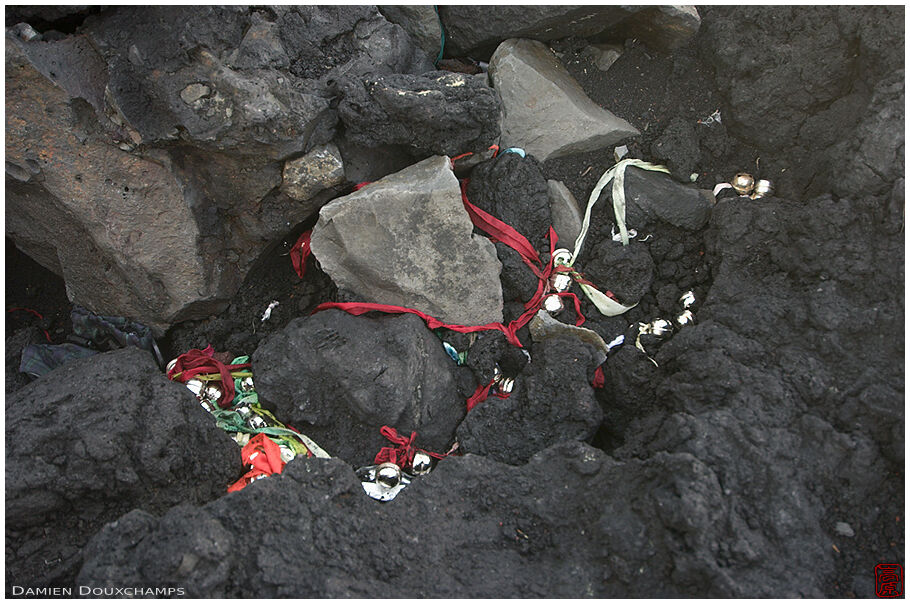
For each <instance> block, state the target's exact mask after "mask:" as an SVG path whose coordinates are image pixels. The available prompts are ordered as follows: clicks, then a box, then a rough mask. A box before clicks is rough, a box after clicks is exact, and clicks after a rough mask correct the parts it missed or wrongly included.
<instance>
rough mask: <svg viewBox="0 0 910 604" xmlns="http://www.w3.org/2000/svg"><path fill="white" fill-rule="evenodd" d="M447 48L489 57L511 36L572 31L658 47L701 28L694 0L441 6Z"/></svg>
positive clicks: (549, 37) (672, 44) (668, 45)
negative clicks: (690, 0) (685, 2)
mask: <svg viewBox="0 0 910 604" xmlns="http://www.w3.org/2000/svg"><path fill="white" fill-rule="evenodd" d="M439 14H440V16H441V17H442V22H443V26H444V27H445V32H446V36H447V38H448V39H447V40H446V54H448V55H450V56H460V55H471V56H473V57H475V58H481V59H486V58H487V57H489V56H490V54H491V53H492V52H493V50H494V49H495V48H496V45H497V44H499V43H500V42H502V41H503V40H505V39H507V38H530V39H533V40H542V41H548V40H558V39H560V38H566V37H569V36H578V37H591V36H598V35H599V37H607V38H612V39H616V40H619V41H620V42H621V41H623V40H625V39H626V38H634V37H638V38H641V39H645V40H647V41H648V43H649V44H652V45H654V46H655V47H657V48H661V49H669V48H674V47H676V46H679V45H680V44H683V43H684V42H685V41H686V40H688V38H689V37H691V36H692V35H693V34H694V33H695V32H697V31H698V27H699V23H700V19H699V17H698V12H697V11H696V10H695V8H694V7H691V6H673V7H669V6H667V7H663V6H661V7H657V6H654V7H647V6H591V5H588V6H568V5H564V6H543V5H537V6H535V7H534V8H533V9H531V10H529V9H528V7H526V6H502V5H484V6H468V5H453V6H441V7H440V8H439Z"/></svg>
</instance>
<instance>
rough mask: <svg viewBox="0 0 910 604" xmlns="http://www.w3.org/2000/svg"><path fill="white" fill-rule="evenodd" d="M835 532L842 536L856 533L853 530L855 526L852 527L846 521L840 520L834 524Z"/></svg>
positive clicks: (850, 535)
mask: <svg viewBox="0 0 910 604" xmlns="http://www.w3.org/2000/svg"><path fill="white" fill-rule="evenodd" d="M834 532H835V533H837V534H838V535H840V536H841V537H853V536H854V535H855V534H856V533H854V532H853V527H851V526H850V525H849V524H847V523H846V522H838V523H837V524H835V525H834Z"/></svg>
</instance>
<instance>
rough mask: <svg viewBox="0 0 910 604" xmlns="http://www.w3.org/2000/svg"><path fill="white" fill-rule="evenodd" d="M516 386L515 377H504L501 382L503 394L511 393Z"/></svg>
mask: <svg viewBox="0 0 910 604" xmlns="http://www.w3.org/2000/svg"><path fill="white" fill-rule="evenodd" d="M514 387H515V378H503V379H502V380H500V382H499V391H500V392H501V393H503V394H511V392H512V388H514Z"/></svg>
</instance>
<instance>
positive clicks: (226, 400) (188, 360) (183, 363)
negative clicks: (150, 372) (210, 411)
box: [167, 345, 251, 409]
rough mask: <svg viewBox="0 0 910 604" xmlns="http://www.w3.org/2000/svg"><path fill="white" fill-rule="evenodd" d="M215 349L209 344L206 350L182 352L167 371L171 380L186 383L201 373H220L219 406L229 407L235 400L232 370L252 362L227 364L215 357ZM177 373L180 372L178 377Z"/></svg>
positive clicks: (244, 366)
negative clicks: (220, 392)
mask: <svg viewBox="0 0 910 604" xmlns="http://www.w3.org/2000/svg"><path fill="white" fill-rule="evenodd" d="M214 355H215V349H214V348H212V347H211V345H210V346H208V347H207V348H206V349H205V350H199V349H198V348H193V349H192V350H190V351H188V352H185V353H183V354H181V355H180V356H179V357H177V362H176V363H174V366H173V367H172V368H171V370H170V371H168V372H167V377H168V379H169V380H173V379H176V380H177V381H179V382H184V383H186V382H187V381H188V380H191V379H192V378H194V377H195V376H197V375H199V374H201V373H220V374H221V389H222V393H223V394H222V395H221V399H220V400H219V401H218V406H220V407H223V408H225V409H226V408H228V407H230V406H231V404H232V403H233V402H234V394H235V390H234V378H233V376H231V371H236V370H239V369H247V368H249V367H251V365H250V363H238V364H237V365H227V364H225V363H222V362H221V361H219V360H218V359H216V358H215V356H214ZM177 374H180V375H179V376H178V377H175V376H177Z"/></svg>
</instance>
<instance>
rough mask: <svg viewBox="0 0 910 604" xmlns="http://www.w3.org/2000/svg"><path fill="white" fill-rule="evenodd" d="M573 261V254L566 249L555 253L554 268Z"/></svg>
mask: <svg viewBox="0 0 910 604" xmlns="http://www.w3.org/2000/svg"><path fill="white" fill-rule="evenodd" d="M571 259H572V252H570V251H569V250H567V249H566V248H564V247H561V248H559V249H558V250H554V251H553V266H562V265H566V264H568V263H569V260H571Z"/></svg>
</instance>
